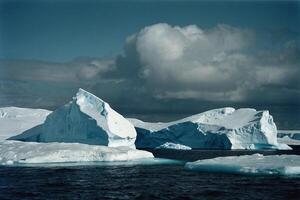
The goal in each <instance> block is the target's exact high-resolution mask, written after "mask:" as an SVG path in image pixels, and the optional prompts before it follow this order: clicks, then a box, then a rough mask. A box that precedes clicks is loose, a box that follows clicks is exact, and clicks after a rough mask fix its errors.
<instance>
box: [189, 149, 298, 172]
mask: <svg viewBox="0 0 300 200" xmlns="http://www.w3.org/2000/svg"><path fill="white" fill-rule="evenodd" d="M185 168H186V169H188V170H193V171H201V172H220V173H233V174H255V175H297V174H300V156H299V155H271V156H263V155H261V154H254V155H246V156H230V157H219V158H214V159H207V160H198V161H195V162H188V163H186V165H185Z"/></svg>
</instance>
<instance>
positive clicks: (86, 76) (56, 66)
mask: <svg viewBox="0 0 300 200" xmlns="http://www.w3.org/2000/svg"><path fill="white" fill-rule="evenodd" d="M256 34H257V33H256V32H255V30H251V29H247V28H239V27H233V26H230V25H226V24H219V25H216V26H215V27H212V28H208V29H204V28H201V27H199V26H197V25H188V26H184V27H180V26H171V25H169V24H166V23H159V24H154V25H151V26H147V27H144V28H143V29H141V30H140V31H138V32H137V33H135V34H133V35H131V36H128V38H127V39H126V41H124V48H123V52H122V53H121V54H119V55H117V56H115V57H111V58H89V57H87V58H75V59H73V60H71V61H69V62H48V61H37V60H1V62H0V93H1V95H0V106H7V105H17V106H24V107H44V108H51V109H54V108H55V107H57V106H59V105H61V104H63V103H65V102H66V101H68V100H70V98H71V96H72V95H73V94H74V93H75V92H76V90H77V89H78V88H79V87H82V88H85V89H87V90H90V91H91V92H94V93H95V94H96V95H98V96H100V97H101V98H103V99H104V100H107V101H109V102H111V103H112V104H113V105H114V106H115V107H118V108H120V109H121V110H122V109H123V110H126V112H129V113H130V112H131V113H139V112H143V111H145V110H148V111H149V110H152V111H157V112H160V111H161V112H163V111H166V110H169V111H170V112H175V113H176V112H179V111H182V110H184V109H186V110H193V109H192V108H193V107H194V106H195V105H202V106H199V107H201V108H202V107H205V105H210V106H215V105H220V106H224V105H234V104H239V105H252V104H253V105H254V104H255V105H259V104H263V105H265V104H276V105H277V104H280V105H291V104H294V105H299V102H300V81H299V77H300V67H299V64H300V50H299V40H298V39H297V38H296V39H295V38H287V39H285V40H283V41H280V43H279V42H278V43H276V45H277V46H278V45H279V47H276V48H261V47H259V45H260V43H261V41H260V40H261V39H260V38H259V39H258V38H257V36H256ZM264 42H265V41H264ZM267 43H268V42H267ZM269 43H272V41H270V42H269ZM179 102H180V103H179ZM166 107H167V108H166Z"/></svg>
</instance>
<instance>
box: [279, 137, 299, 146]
mask: <svg viewBox="0 0 300 200" xmlns="http://www.w3.org/2000/svg"><path fill="white" fill-rule="evenodd" d="M277 140H278V142H279V144H287V145H299V146H300V140H298V139H292V138H290V136H287V135H286V136H284V137H281V138H277Z"/></svg>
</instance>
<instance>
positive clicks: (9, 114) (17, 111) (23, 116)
mask: <svg viewBox="0 0 300 200" xmlns="http://www.w3.org/2000/svg"><path fill="white" fill-rule="evenodd" d="M50 113H51V111H49V110H44V109H32V108H18V107H3V108H0V127H1V128H0V141H3V140H6V139H8V138H10V137H13V136H16V135H19V134H21V133H22V132H24V131H26V130H28V129H31V128H33V127H35V126H37V125H40V124H42V123H43V122H44V121H45V119H46V117H47V116H48V115H49V114H50Z"/></svg>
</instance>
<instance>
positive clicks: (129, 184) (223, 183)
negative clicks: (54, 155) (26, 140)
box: [0, 162, 300, 200]
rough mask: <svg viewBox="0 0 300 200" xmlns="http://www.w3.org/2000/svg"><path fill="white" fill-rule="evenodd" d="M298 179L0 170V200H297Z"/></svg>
mask: <svg viewBox="0 0 300 200" xmlns="http://www.w3.org/2000/svg"><path fill="white" fill-rule="evenodd" d="M299 192H300V176H298V177H297V176H296V177H295V176H293V177H292V176H291V177H289V176H245V175H233V174H221V173H199V172H192V171H187V170H185V169H184V168H183V163H182V162H174V163H172V162H170V163H169V164H168V163H165V164H155V165H126V164H124V165H123V164H120V165H78V166H76V165H75V166H63V165H62V166H47V167H44V166H35V167H26V166H14V167H7V166H1V167H0V199H1V200H5V199H9V200H13V199H17V200H20V199H22V200H24V199H222V200H227V199H249V200H253V199H260V200H261V199H286V200H288V199H289V200H290V199H299V197H300V196H299Z"/></svg>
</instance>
